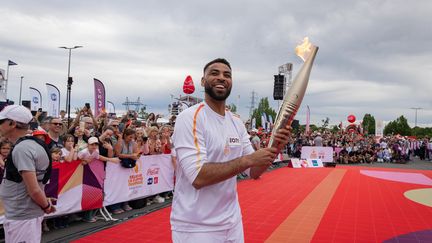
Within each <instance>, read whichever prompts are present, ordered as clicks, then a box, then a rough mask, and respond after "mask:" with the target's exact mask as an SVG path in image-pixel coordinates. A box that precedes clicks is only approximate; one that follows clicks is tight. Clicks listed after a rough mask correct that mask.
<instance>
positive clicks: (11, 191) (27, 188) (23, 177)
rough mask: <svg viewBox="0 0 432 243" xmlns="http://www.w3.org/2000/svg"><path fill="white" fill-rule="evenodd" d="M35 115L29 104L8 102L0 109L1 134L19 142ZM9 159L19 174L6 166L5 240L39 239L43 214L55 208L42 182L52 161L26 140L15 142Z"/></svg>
mask: <svg viewBox="0 0 432 243" xmlns="http://www.w3.org/2000/svg"><path fill="white" fill-rule="evenodd" d="M32 118H33V116H32V114H31V113H30V111H29V110H28V109H27V108H26V107H24V106H21V105H9V106H7V107H5V108H4V109H3V110H2V111H1V112H0V134H1V135H2V136H4V137H5V138H7V139H8V140H9V141H11V142H12V143H16V142H17V141H18V139H21V138H24V137H25V136H26V134H27V131H28V129H29V127H30V126H29V123H30V121H31V120H32ZM20 141H21V140H20ZM9 158H10V159H11V163H13V164H12V165H13V166H14V167H15V168H16V171H17V173H14V171H13V170H10V171H9V169H10V168H9V167H7V168H6V173H5V174H6V178H4V179H3V182H2V183H1V185H0V198H1V199H2V201H3V206H4V209H5V221H4V224H3V227H4V229H5V240H6V242H40V241H41V234H42V227H41V225H42V220H43V216H44V214H50V213H53V212H55V211H56V209H55V207H54V206H53V205H52V204H51V201H50V200H48V198H47V197H46V195H45V192H44V184H43V183H42V178H43V177H44V176H45V173H46V172H47V169H48V168H49V164H50V161H49V157H48V154H47V152H46V150H45V148H43V147H42V146H41V145H40V144H38V142H37V141H35V140H31V139H26V140H23V141H21V142H19V143H17V144H16V145H15V147H14V148H13V150H12V151H11V155H10V156H9ZM9 158H8V160H9ZM13 166H11V169H13V168H12V167H13ZM8 175H14V177H17V178H18V179H13V178H12V177H9V176H8Z"/></svg>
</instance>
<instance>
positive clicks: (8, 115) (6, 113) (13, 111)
mask: <svg viewBox="0 0 432 243" xmlns="http://www.w3.org/2000/svg"><path fill="white" fill-rule="evenodd" d="M4 119H9V120H13V121H16V122H19V123H23V124H28V123H29V122H30V121H31V120H32V119H33V116H32V114H31V112H30V110H29V109H28V108H27V107H25V106H22V105H8V106H6V107H5V108H4V109H3V110H2V111H1V112H0V120H4Z"/></svg>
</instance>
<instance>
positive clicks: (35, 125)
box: [30, 122, 39, 130]
mask: <svg viewBox="0 0 432 243" xmlns="http://www.w3.org/2000/svg"><path fill="white" fill-rule="evenodd" d="M38 127H39V124H38V123H37V122H30V129H31V130H36V129H38Z"/></svg>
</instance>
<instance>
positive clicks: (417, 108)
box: [410, 107, 423, 127]
mask: <svg viewBox="0 0 432 243" xmlns="http://www.w3.org/2000/svg"><path fill="white" fill-rule="evenodd" d="M410 109H411V110H415V126H414V127H416V126H417V111H418V110H421V109H423V108H422V107H411V108H410Z"/></svg>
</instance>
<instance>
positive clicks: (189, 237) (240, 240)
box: [172, 221, 244, 243]
mask: <svg viewBox="0 0 432 243" xmlns="http://www.w3.org/2000/svg"><path fill="white" fill-rule="evenodd" d="M172 240H173V243H203V242H205V243H221V242H227V243H228V242H230V243H244V234H243V223H242V222H241V221H240V223H238V224H237V225H236V226H234V227H232V228H231V229H227V230H221V231H210V232H179V231H172Z"/></svg>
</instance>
